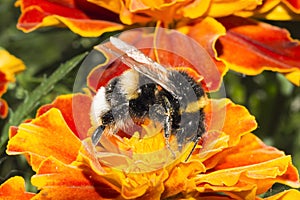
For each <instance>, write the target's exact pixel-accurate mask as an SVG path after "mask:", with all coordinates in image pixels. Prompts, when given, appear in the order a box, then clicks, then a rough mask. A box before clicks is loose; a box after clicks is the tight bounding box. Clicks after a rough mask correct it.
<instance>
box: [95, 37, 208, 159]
mask: <svg viewBox="0 0 300 200" xmlns="http://www.w3.org/2000/svg"><path fill="white" fill-rule="evenodd" d="M110 45H111V46H109V47H108V46H105V45H103V46H102V48H103V49H104V50H105V51H106V52H108V53H110V54H113V55H115V56H117V57H119V59H120V60H121V62H123V63H124V64H125V65H127V66H128V67H130V68H131V69H128V70H127V71H125V72H123V74H121V75H120V76H117V77H115V78H113V79H111V80H110V81H109V82H108V83H107V85H106V86H105V87H101V88H100V89H99V90H98V91H97V93H96V95H95V96H94V99H93V103H92V105H91V117H92V119H93V120H94V121H95V122H96V123H97V128H96V129H95V131H94V132H93V134H92V136H91V138H92V142H93V144H94V145H97V144H98V143H99V141H100V138H101V135H102V134H103V132H104V130H106V131H108V132H109V133H112V134H115V133H117V132H118V131H119V130H120V129H121V130H123V131H125V132H126V130H129V129H131V130H132V127H134V126H138V125H139V124H142V123H143V122H144V121H145V120H146V119H151V120H153V121H155V122H159V123H161V125H162V127H163V130H164V136H165V143H166V147H167V148H169V149H170V144H169V140H170V136H171V135H174V136H175V138H176V139H177V144H178V149H179V150H181V149H182V148H183V146H184V144H186V143H187V142H191V141H192V142H194V146H193V149H192V151H193V150H194V148H195V147H196V145H197V143H198V141H199V139H200V138H201V135H202V134H203V133H204V132H205V124H204V119H205V115H204V112H203V108H204V107H205V105H206V103H207V97H206V94H205V92H204V90H203V88H202V86H201V84H200V83H199V82H198V81H195V80H194V79H193V77H191V76H190V75H189V74H188V73H187V72H185V71H183V70H179V71H178V70H176V69H174V68H165V67H164V66H162V65H160V64H159V63H157V62H155V61H153V60H152V59H150V58H149V57H147V56H145V55H144V54H143V53H142V52H141V51H139V50H138V49H137V48H136V47H134V46H131V45H129V44H127V43H125V42H124V41H122V40H120V39H118V38H115V37H111V38H110ZM170 150H171V149H170ZM192 151H191V152H190V154H189V156H190V155H191V153H192ZM171 152H172V154H173V155H174V153H173V151H172V150H171ZM189 156H188V157H189Z"/></svg>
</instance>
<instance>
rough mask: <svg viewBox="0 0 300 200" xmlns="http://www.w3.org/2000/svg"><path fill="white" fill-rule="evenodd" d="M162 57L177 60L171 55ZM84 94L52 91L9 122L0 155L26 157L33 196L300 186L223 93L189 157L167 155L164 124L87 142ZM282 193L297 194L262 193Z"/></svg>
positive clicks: (225, 194)
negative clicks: (46, 100) (47, 100)
mask: <svg viewBox="0 0 300 200" xmlns="http://www.w3.org/2000/svg"><path fill="white" fill-rule="evenodd" d="M124 35H125V36H126V34H123V35H121V36H120V37H122V36H124ZM127 36H128V35H127ZM131 38H132V37H131ZM148 38H150V41H153V38H152V37H148ZM163 41H168V40H163ZM146 42H147V38H146ZM146 50H147V49H146ZM159 53H163V52H159ZM166 55H169V56H170V58H169V59H168V58H167V56H166ZM164 56H165V57H166V59H165V60H167V61H169V62H170V61H172V60H173V62H174V63H176V61H174V59H173V57H172V54H164ZM158 59H159V57H157V58H156V61H158ZM174 63H173V64H174ZM179 63H182V60H181V61H180V60H179ZM177 64H178V63H177ZM106 65H112V66H113V65H117V66H120V63H118V62H117V61H116V62H113V63H109V60H108V62H106V63H104V64H103V65H102V66H99V67H98V68H96V69H95V70H93V71H92V72H91V73H92V74H91V75H90V77H89V78H90V79H89V82H88V84H89V86H90V87H91V89H92V90H93V89H95V90H96V89H97V88H99V87H100V85H101V83H100V85H99V82H97V81H98V80H97V79H92V78H91V77H93V74H94V73H96V72H97V69H100V68H101V67H103V66H106ZM120 68H121V69H123V68H126V67H124V66H123V64H121V66H120ZM191 70H192V69H191ZM121 73H122V72H121ZM189 73H193V71H191V72H189ZM103 77H104V78H105V76H103ZM106 78H107V77H106ZM103 81H104V82H105V79H103ZM93 87H94V88H93ZM91 94H92V91H91ZM91 94H70V95H62V96H59V97H57V98H56V100H55V101H54V102H53V103H51V104H49V105H44V106H42V107H41V108H40V109H39V110H38V112H37V115H36V117H35V118H34V119H32V120H28V121H26V122H24V123H22V124H21V125H20V126H18V127H11V129H10V140H9V142H8V146H7V153H8V154H9V155H19V154H23V155H25V156H26V157H27V160H28V162H29V164H30V165H31V166H32V169H33V170H34V171H35V172H36V174H35V175H34V176H33V177H32V178H31V182H32V184H33V185H34V186H36V187H38V189H39V192H38V193H37V194H36V195H35V196H34V197H33V198H32V199H41V198H49V199H71V198H72V199H87V198H90V199H199V198H204V199H219V198H224V199H259V195H261V194H264V193H265V192H267V191H268V190H269V189H270V188H271V187H272V185H273V184H274V183H281V184H285V185H288V186H290V187H294V188H297V187H300V183H299V174H298V171H297V169H296V168H295V167H294V166H293V164H292V162H291V156H288V155H285V154H284V152H282V151H279V150H278V149H276V148H274V147H271V146H268V145H266V144H264V143H263V142H262V141H261V140H260V139H259V138H258V137H256V136H255V135H254V134H252V133H251V132H252V131H253V130H255V129H256V127H257V124H256V121H255V119H254V117H253V116H252V115H250V113H249V112H248V110H247V109H246V108H245V107H243V106H240V105H236V104H234V103H233V102H231V101H230V100H229V99H225V98H223V99H218V100H217V99H210V100H208V104H207V106H206V107H205V113H206V119H205V124H206V125H207V132H206V133H205V134H204V135H203V136H202V139H201V141H200V142H199V143H198V146H197V147H196V150H195V151H194V152H193V154H192V155H191V157H190V158H189V159H188V160H185V159H186V155H187V154H188V152H189V151H183V153H182V155H181V156H180V157H178V158H177V159H175V160H172V159H170V155H171V154H170V152H169V151H166V147H165V138H164V135H163V130H162V129H161V127H160V126H158V125H156V124H155V123H153V122H151V121H149V122H145V123H144V124H143V125H142V127H143V128H142V130H141V131H139V132H136V133H135V134H134V135H133V136H132V137H129V138H127V137H123V138H122V137H119V136H117V135H107V134H103V139H104V140H105V141H106V142H105V143H103V144H104V145H106V146H103V147H101V146H94V145H93V144H92V141H91V138H90V137H89V136H90V133H91V131H93V130H94V129H95V127H93V125H92V122H91V119H90V115H89V113H90V107H91V103H92V95H91ZM142 134H143V137H139V135H142ZM104 148H105V150H107V151H103V149H104ZM186 148H187V149H188V148H190V146H189V145H188V146H187V147H186ZM167 150H168V149H167ZM249 158H251V159H249ZM14 179H15V178H14ZM14 179H12V180H14ZM18 182H21V181H20V180H18ZM21 183H22V182H21ZM4 186H6V187H7V186H8V187H11V184H10V182H6V183H4ZM6 187H3V186H2V188H0V194H7V193H5V192H2V190H4V189H3V188H6ZM19 190H20V192H21V193H22V194H23V193H24V190H22V189H20V188H19ZM1 192H2V193H1ZM287 196H294V197H299V196H300V193H299V192H297V191H296V190H289V191H285V192H282V193H280V194H277V195H275V196H274V197H269V199H283V198H284V197H287Z"/></svg>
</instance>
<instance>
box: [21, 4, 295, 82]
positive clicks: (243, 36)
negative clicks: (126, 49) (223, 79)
mask: <svg viewBox="0 0 300 200" xmlns="http://www.w3.org/2000/svg"><path fill="white" fill-rule="evenodd" d="M16 5H18V6H20V7H21V11H22V15H21V16H20V18H19V22H18V27H19V28H20V29H21V30H23V31H25V32H29V31H33V30H35V29H37V28H39V27H42V26H54V25H55V26H67V27H69V28H70V29H71V30H72V31H73V32H75V33H77V34H80V35H81V36H85V37H90V36H92V37H96V36H99V35H101V34H103V33H104V32H110V31H116V30H122V29H125V28H127V29H128V28H131V27H136V26H142V27H143V26H155V27H164V28H172V29H176V30H178V31H181V32H182V33H184V34H187V35H188V36H190V37H192V38H193V39H195V40H196V41H197V42H198V43H199V44H201V45H202V46H203V47H204V48H205V49H206V50H207V51H208V53H209V54H210V56H211V57H212V58H213V59H214V61H215V62H216V64H217V65H218V66H219V67H220V68H221V67H222V68H224V70H223V72H224V73H225V72H226V71H227V69H233V70H235V71H237V72H240V73H243V74H247V75H257V74H259V73H261V72H262V71H263V70H272V71H277V72H281V73H283V74H284V75H285V76H286V77H287V78H288V79H289V80H290V81H291V82H293V83H294V84H295V85H298V86H299V84H300V80H299V77H300V76H298V75H299V64H298V63H299V52H300V50H299V49H300V45H299V42H298V41H297V40H293V39H291V37H290V36H289V33H288V32H287V31H286V30H284V29H281V28H278V27H275V26H271V25H269V24H266V23H262V22H258V21H254V20H250V19H249V18H247V17H249V16H256V17H266V18H267V19H274V18H276V19H278V18H279V19H285V20H286V19H295V18H297V17H298V18H299V16H298V14H299V6H298V4H297V3H296V2H295V1H284V0H282V1H280V0H276V1H261V0H249V1H244V0H238V1H227V0H226V1H223V0H221V1H182V0H178V1H158V2H153V1H118V0H115V1H98V0H90V1H86V0H83V1H79V0H75V1H72V2H67V3H66V2H61V1H48V0H43V1H32V0H19V1H18V2H17V3H16ZM278 13H279V14H278ZM282 49H285V50H284V51H282ZM245 57H247V59H246V60H245V59H242V58H245Z"/></svg>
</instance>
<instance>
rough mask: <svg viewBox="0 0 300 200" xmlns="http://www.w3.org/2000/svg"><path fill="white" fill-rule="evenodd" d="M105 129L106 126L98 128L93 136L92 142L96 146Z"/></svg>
mask: <svg viewBox="0 0 300 200" xmlns="http://www.w3.org/2000/svg"><path fill="white" fill-rule="evenodd" d="M104 129H105V126H103V125H100V126H98V128H96V130H95V131H94V133H93V134H92V142H93V144H94V145H96V144H98V142H99V140H100V138H101V135H102V133H103V131H104Z"/></svg>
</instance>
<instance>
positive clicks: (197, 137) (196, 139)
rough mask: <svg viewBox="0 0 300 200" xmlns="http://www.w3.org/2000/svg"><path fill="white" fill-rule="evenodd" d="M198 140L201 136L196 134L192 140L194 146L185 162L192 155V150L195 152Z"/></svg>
mask: <svg viewBox="0 0 300 200" xmlns="http://www.w3.org/2000/svg"><path fill="white" fill-rule="evenodd" d="M200 138H201V135H198V134H197V136H196V137H195V138H194V139H193V142H194V146H193V148H192V149H191V151H190V153H189V155H188V156H187V157H186V159H185V161H187V160H188V159H189V158H190V157H191V155H192V153H193V152H194V150H195V148H196V146H197V144H198V142H199V140H200Z"/></svg>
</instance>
